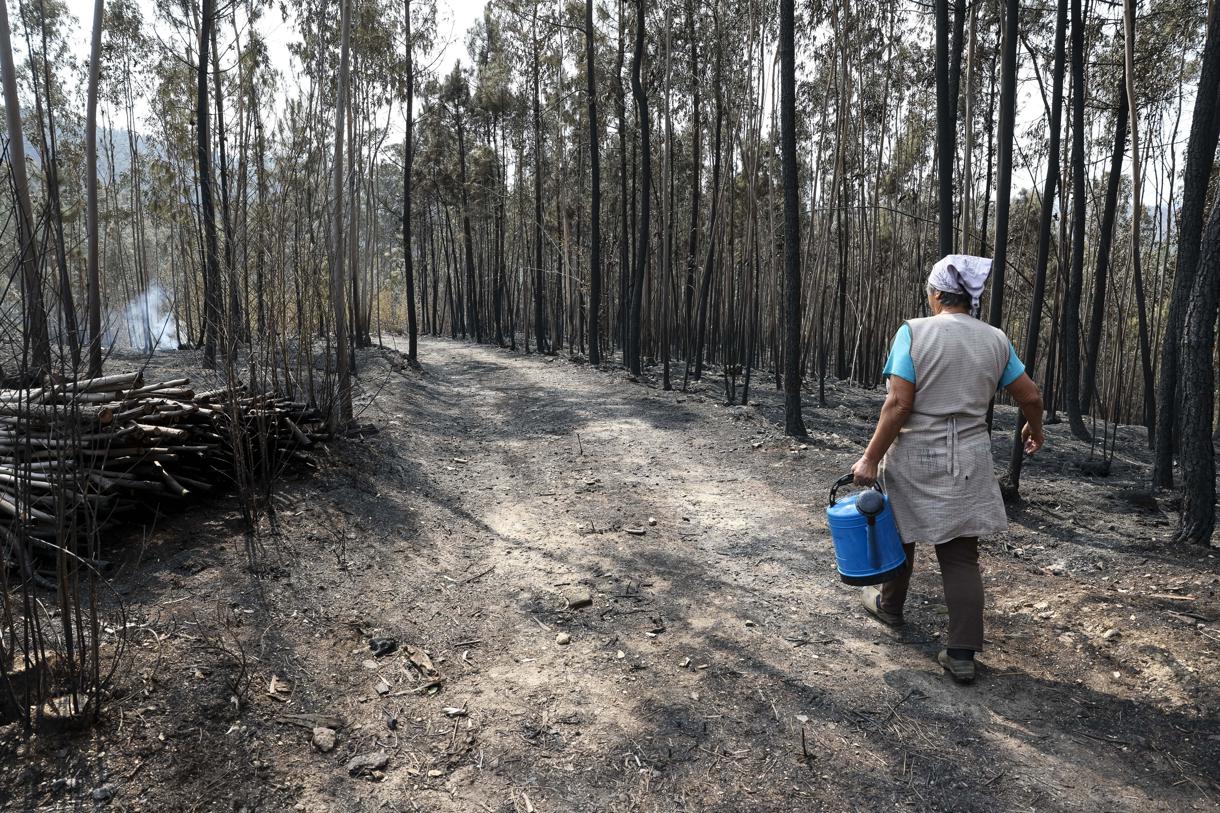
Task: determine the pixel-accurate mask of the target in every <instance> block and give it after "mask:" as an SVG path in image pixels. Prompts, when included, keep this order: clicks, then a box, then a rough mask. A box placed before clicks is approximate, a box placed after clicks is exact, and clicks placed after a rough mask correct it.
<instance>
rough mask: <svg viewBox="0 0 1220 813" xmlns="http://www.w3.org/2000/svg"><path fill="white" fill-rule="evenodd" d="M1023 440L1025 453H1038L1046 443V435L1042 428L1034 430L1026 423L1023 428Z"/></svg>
mask: <svg viewBox="0 0 1220 813" xmlns="http://www.w3.org/2000/svg"><path fill="white" fill-rule="evenodd" d="M1021 440H1023V441H1024V442H1025V453H1026V454H1028V455H1033V454H1037V453H1038V450H1039V449H1041V448H1042V446H1043V445H1044V444H1045V443H1046V435H1045V434H1043V432H1042V430H1041V429H1038V430H1037V431H1035V430H1034V428H1033V427H1032V426H1030V425H1029V424H1025V426H1024V428H1022V429H1021Z"/></svg>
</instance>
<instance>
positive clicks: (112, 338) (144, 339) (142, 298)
mask: <svg viewBox="0 0 1220 813" xmlns="http://www.w3.org/2000/svg"><path fill="white" fill-rule="evenodd" d="M108 316H109V319H108V320H107V322H108V324H107V325H106V331H105V333H106V343H107V344H109V345H110V346H111V347H118V348H121V349H125V350H134V351H136V352H143V353H152V352H154V351H157V350H177V349H178V322H177V319H175V318H174V308H173V303H172V302H171V301H170V298H169V296H168V295H167V294H166V293H165V289H164V288H162V287H161V286H160V285H158V284H157V283H155V282H154V283H152V284H151V285H149V286H148V289H147V290H145V291H144V292H143V293H141V294H137V295H136V296H135V297H133V298H132V299H131V301H130V302H128V303H127V305H126V306H125V307H124V308H123V310H122V312H121V313H115V312H113V311H112V312H111V313H110V314H108Z"/></svg>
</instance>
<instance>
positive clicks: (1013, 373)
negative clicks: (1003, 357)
mask: <svg viewBox="0 0 1220 813" xmlns="http://www.w3.org/2000/svg"><path fill="white" fill-rule="evenodd" d="M1024 372H1025V364H1024V363H1022V361H1021V359H1019V358H1017V348H1015V347H1013V346H1012V342H1009V343H1008V364H1006V365H1004V373H1003V374H1002V375H1001V376H1000V386H1001V387H1007V386H1008V385H1009V384H1011V383H1012V382H1014V381H1016V380H1017V379H1018V378H1020V377H1021V374H1022V373H1024Z"/></svg>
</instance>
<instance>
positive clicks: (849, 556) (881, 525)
mask: <svg viewBox="0 0 1220 813" xmlns="http://www.w3.org/2000/svg"><path fill="white" fill-rule="evenodd" d="M852 479H853V477H852V475H850V474H847V475H844V476H843V477H841V478H839V480H838V482H836V483H835V484H834V485H833V486H831V487H830V505H829V506H828V507H827V509H826V525H827V526H828V527H829V528H830V539H831V541H832V542H834V546H835V563H836V565H837V566H838V569H839V578H841V579H842V580H843V581H844V582H846V583H847V584H860V585H863V584H881V583H882V582H887V581H890V580H891V579H893V578H894V577H895V576H897V575H898V572H899V571H901V570H902V568H903V567H905V566H906V563H907V554H906V551H904V550H903V549H902V539H901V538H899V536H898V526H897V525H896V524H894V511H893V509H892V508H891V507H890V498H889V497H887V496H885V492H884V491H882V490H881V486H880V485H877V484H874V485H873V488H870V489H867V490H865V491H860V492H858V493H856V494H849V495H848V496H846V497H844V498H843V499H841V500H839V499H836V498H837V496H838V493H839V489H840V488H842V487H843V486H845V485H848V484H849V483H851V481H852Z"/></svg>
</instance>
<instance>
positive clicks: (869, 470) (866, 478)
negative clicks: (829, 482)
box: [851, 455, 877, 486]
mask: <svg viewBox="0 0 1220 813" xmlns="http://www.w3.org/2000/svg"><path fill="white" fill-rule="evenodd" d="M851 473H852V475H854V477H855V483H856V485H860V486H871V485H872V484H873V483H875V482H876V481H877V464H876V463H874V462H873V461H872V460H870V459H869V457H868V455H864V456H863V457H861V458H860V459H859V460H857V461H856V465H854V466H852V467H851Z"/></svg>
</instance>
